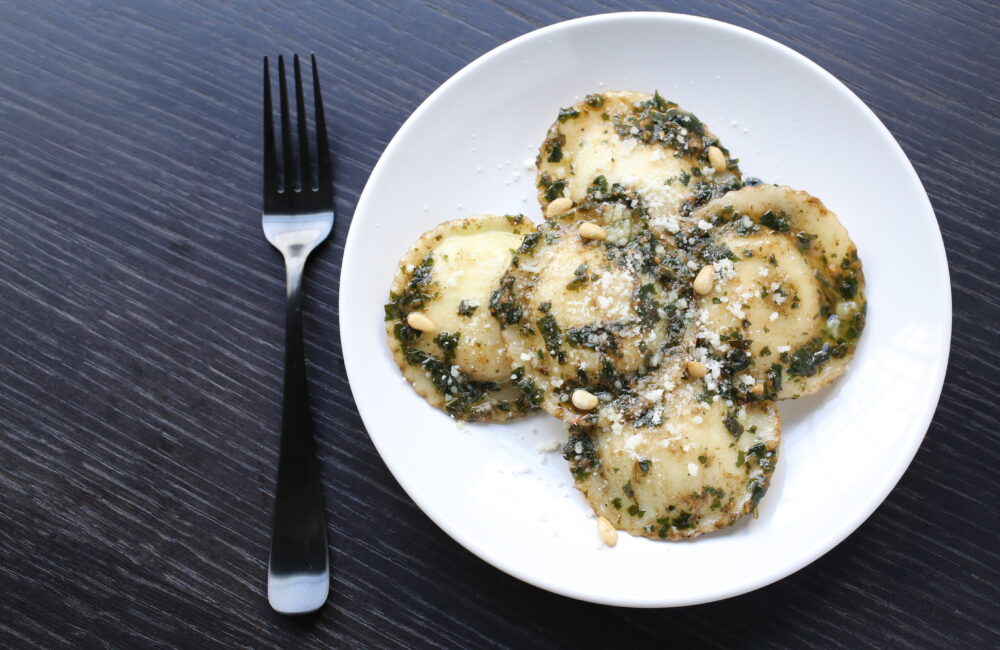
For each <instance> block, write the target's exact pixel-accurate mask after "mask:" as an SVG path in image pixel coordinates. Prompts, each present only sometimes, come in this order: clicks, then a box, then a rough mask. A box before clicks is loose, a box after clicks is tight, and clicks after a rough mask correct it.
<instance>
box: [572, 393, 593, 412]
mask: <svg viewBox="0 0 1000 650" xmlns="http://www.w3.org/2000/svg"><path fill="white" fill-rule="evenodd" d="M572 399H573V406H575V407H576V408H578V409H580V410H581V411H590V410H591V409H593V408H594V407H595V406H597V395H594V394H593V393H591V392H590V391H586V390H582V389H579V388H578V389H576V390H575V391H573V397H572Z"/></svg>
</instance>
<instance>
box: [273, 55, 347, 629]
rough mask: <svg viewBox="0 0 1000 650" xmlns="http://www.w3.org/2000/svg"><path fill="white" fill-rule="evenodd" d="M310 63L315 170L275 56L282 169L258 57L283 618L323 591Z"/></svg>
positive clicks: (327, 201)
mask: <svg viewBox="0 0 1000 650" xmlns="http://www.w3.org/2000/svg"><path fill="white" fill-rule="evenodd" d="M311 59H312V80H313V96H314V97H315V123H316V165H315V170H314V169H313V165H312V162H311V160H310V156H309V134H308V128H307V124H306V114H305V101H304V99H303V92H302V72H301V70H300V67H299V56H298V55H297V54H296V55H295V58H294V61H293V67H294V70H295V107H296V121H297V126H298V154H299V155H298V161H297V162H296V160H295V158H296V157H295V155H294V152H293V149H292V129H291V125H290V121H291V120H290V115H289V109H288V89H287V83H286V81H285V60H284V57H283V56H279V57H278V86H279V89H280V98H279V101H280V103H281V143H282V145H281V149H282V157H281V158H282V162H283V164H279V159H278V154H277V149H276V146H275V140H274V117H273V116H272V109H271V75H270V65H269V63H268V60H267V57H264V219H263V221H264V235H265V236H266V237H267V241H269V242H270V243H271V245H272V246H274V247H275V248H277V249H278V250H279V251H280V252H281V254H282V256H283V257H284V258H285V272H286V276H287V279H288V291H287V307H286V311H285V380H284V381H285V387H284V399H283V403H282V414H281V450H280V454H279V458H278V483H277V489H276V491H275V497H274V524H273V529H272V533H271V553H270V558H269V560H268V566H267V599H268V602H270V603H271V607H273V608H274V610H275V611H277V612H280V613H282V614H305V613H308V612H312V611H315V610H317V609H319V608H320V606H322V605H323V603H324V602H325V601H326V597H327V593H328V592H329V589H330V562H329V551H328V549H327V541H326V516H325V513H324V507H323V490H322V486H321V484H320V478H319V464H318V462H317V460H316V446H315V443H314V441H313V432H312V417H311V416H310V413H309V394H308V387H307V385H306V367H305V354H304V349H303V340H302V271H303V269H304V268H305V264H306V259H307V258H308V257H309V254H310V253H311V252H312V251H313V250H314V249H315V248H316V246H318V245H319V244H320V243H321V242H322V241H323V240H324V239H326V237H327V235H329V234H330V229H331V228H332V227H333V174H332V171H331V165H330V149H329V145H328V143H327V139H326V121H325V120H324V118H323V100H322V98H321V97H320V90H319V73H318V72H317V70H316V56H315V55H312V57H311ZM314 171H315V175H314V174H313V172H314Z"/></svg>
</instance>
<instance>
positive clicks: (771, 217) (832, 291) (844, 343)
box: [695, 185, 866, 399]
mask: <svg viewBox="0 0 1000 650" xmlns="http://www.w3.org/2000/svg"><path fill="white" fill-rule="evenodd" d="M696 216H698V217H699V218H700V219H704V220H706V221H709V222H711V223H713V224H715V225H714V228H715V231H716V234H715V241H716V247H717V250H722V251H725V252H726V253H727V257H725V258H722V259H718V260H716V261H715V262H714V263H713V268H714V269H715V271H716V278H717V279H716V281H715V283H714V286H713V289H712V290H711V292H709V293H708V294H706V295H705V296H704V297H702V298H700V303H699V307H700V308H701V309H700V311H699V315H698V324H697V327H698V332H697V334H698V336H699V338H700V340H701V343H702V345H701V347H699V348H698V349H697V350H696V354H695V358H696V360H698V361H700V362H702V363H704V364H705V365H706V366H707V367H708V368H709V369H710V373H709V376H708V378H707V379H706V382H707V383H708V384H709V387H710V388H713V386H712V384H713V381H712V375H713V374H717V371H718V369H719V368H720V366H721V365H722V364H725V363H726V359H725V355H726V354H730V356H731V353H730V350H731V349H735V348H738V347H739V348H741V349H742V350H743V351H744V352H745V359H742V360H741V363H746V371H745V374H744V375H741V376H742V377H743V378H744V379H746V382H745V383H743V382H738V384H737V386H736V388H737V389H738V390H742V391H746V390H749V389H751V388H752V387H753V385H754V382H753V381H751V380H750V379H749V378H747V377H748V376H749V377H752V378H753V379H755V380H759V381H761V382H764V386H765V391H766V395H767V396H769V397H773V398H775V399H787V398H795V397H799V396H802V395H808V394H811V393H815V392H816V391H818V390H820V389H821V388H823V387H824V386H826V385H828V384H829V383H830V382H832V381H833V380H834V379H836V378H837V377H838V376H840V375H841V374H843V372H844V370H845V369H846V367H847V363H848V361H849V360H850V359H851V357H852V356H853V354H854V350H855V348H856V347H857V343H858V338H859V337H860V335H861V332H862V330H863V329H864V325H865V311H866V302H865V297H864V289H865V280H864V274H863V272H862V269H861V261H860V260H859V259H858V254H857V249H856V247H855V245H854V243H853V242H852V241H851V239H850V237H849V236H848V234H847V230H846V229H845V228H844V227H843V225H841V223H840V221H839V220H838V219H837V217H836V215H835V214H833V213H832V212H830V211H829V210H827V209H826V207H824V205H823V204H822V202H820V201H819V199H816V198H815V197H812V196H810V195H808V194H806V193H805V192H799V191H795V190H792V189H790V188H788V187H781V186H776V185H760V186H756V187H748V188H744V189H742V190H739V191H737V192H732V193H730V194H727V195H726V196H724V197H722V198H719V199H716V200H714V201H712V202H711V203H709V204H708V205H706V206H705V207H704V208H702V209H701V210H699V211H698V212H697V213H696ZM727 346H728V349H726V348H727ZM758 390H759V389H758Z"/></svg>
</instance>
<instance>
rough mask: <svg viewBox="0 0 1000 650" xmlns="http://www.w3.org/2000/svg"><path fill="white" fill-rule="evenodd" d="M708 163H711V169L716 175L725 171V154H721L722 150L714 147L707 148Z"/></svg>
mask: <svg viewBox="0 0 1000 650" xmlns="http://www.w3.org/2000/svg"><path fill="white" fill-rule="evenodd" d="M708 162H710V163H712V168H713V169H715V171H716V172H717V173H721V172H724V171H726V154H724V153H722V149H719V148H718V147H715V146H712V147H709V148H708Z"/></svg>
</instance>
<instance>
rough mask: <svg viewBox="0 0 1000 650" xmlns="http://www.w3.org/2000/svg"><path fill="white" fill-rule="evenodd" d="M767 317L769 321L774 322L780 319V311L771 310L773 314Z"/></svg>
mask: <svg viewBox="0 0 1000 650" xmlns="http://www.w3.org/2000/svg"><path fill="white" fill-rule="evenodd" d="M767 319H768V320H769V321H771V322H772V323H773V322H774V321H776V320H778V312H776V311H772V312H771V315H770V316H768V317H767Z"/></svg>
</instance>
